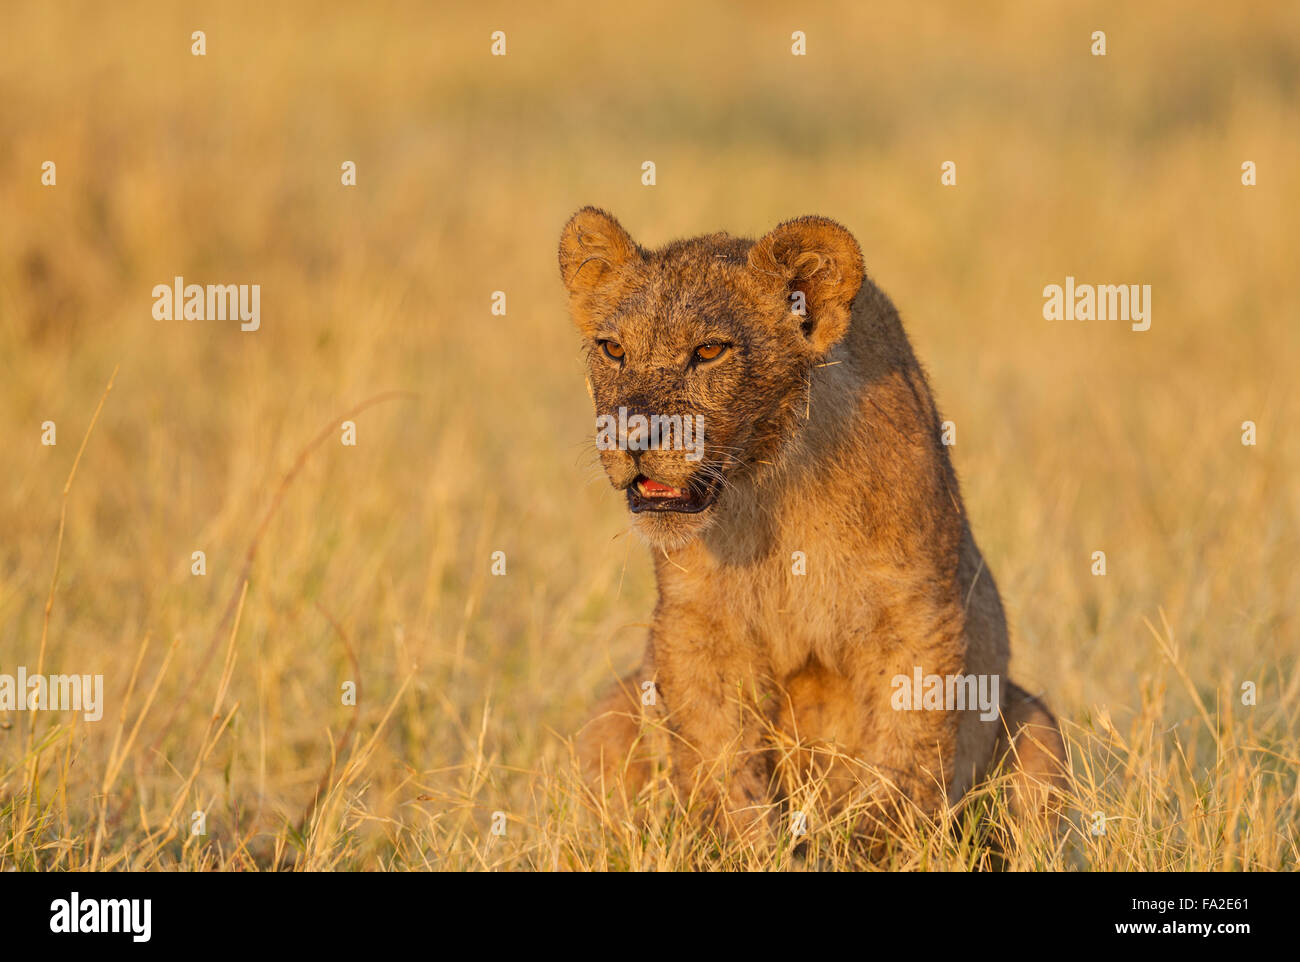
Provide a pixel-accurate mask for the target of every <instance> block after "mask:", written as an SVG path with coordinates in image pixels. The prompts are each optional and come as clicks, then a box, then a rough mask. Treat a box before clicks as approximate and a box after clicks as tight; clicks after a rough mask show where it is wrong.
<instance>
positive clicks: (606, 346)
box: [600, 341, 627, 361]
mask: <svg viewBox="0 0 1300 962" xmlns="http://www.w3.org/2000/svg"><path fill="white" fill-rule="evenodd" d="M600 349H601V350H602V351H604V352H605V356H606V357H607V358H609V359H610V360H611V361H621V360H623V355H625V354H626V353H627V352H626V351H625V350H623V345H622V344H619V343H618V342H617V341H601V342H600Z"/></svg>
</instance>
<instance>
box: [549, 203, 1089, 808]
mask: <svg viewBox="0 0 1300 962" xmlns="http://www.w3.org/2000/svg"><path fill="white" fill-rule="evenodd" d="M559 255H560V273H561V276H562V278H563V281H564V284H565V287H566V288H567V289H568V292H569V304H570V309H571V312H572V315H573V319H574V321H575V323H576V324H577V327H578V330H579V332H580V333H581V334H582V337H583V339H584V342H585V345H586V352H587V367H588V377H589V381H590V388H591V392H592V396H593V399H594V401H595V405H596V413H597V415H598V423H599V424H601V425H603V427H602V428H601V430H600V431H599V432H598V437H597V441H598V447H599V448H600V449H601V450H600V458H601V461H602V462H603V465H604V468H605V471H606V473H607V474H608V476H609V479H610V481H611V483H612V484H613V485H614V487H615V488H616V489H617V490H619V491H621V492H623V494H624V496H625V497H626V499H627V505H628V509H629V511H630V512H631V515H632V523H633V526H634V527H635V528H636V529H637V530H638V531H639V532H640V534H641V535H642V536H643V537H644V539H645V540H646V541H647V542H648V543H649V544H650V545H651V547H652V549H653V552H654V560H655V572H656V576H657V579H658V585H659V602H658V604H657V605H656V607H655V612H654V620H653V624H652V626H651V629H650V633H649V638H648V639H647V644H646V649H645V656H644V660H643V662H642V664H641V666H640V667H639V668H638V669H637V670H636V671H635V672H634V673H633V674H632V675H630V676H629V677H628V678H626V679H624V680H623V681H622V682H621V683H620V684H619V685H617V686H615V687H614V689H613V690H612V691H611V692H610V694H609V695H608V696H607V698H606V700H605V701H604V703H603V704H602V706H601V709H600V712H599V714H598V716H597V717H596V719H595V720H593V721H592V722H591V723H590V724H589V725H588V726H587V727H586V728H585V729H584V731H583V733H582V735H581V738H580V740H579V751H580V754H581V755H582V757H583V758H584V760H585V762H586V765H587V768H588V771H589V772H590V774H591V775H592V776H593V777H594V778H596V779H597V780H598V781H600V783H601V784H605V785H609V784H612V782H613V780H614V779H615V778H618V777H622V778H626V779H627V780H628V784H629V785H630V786H631V787H632V789H633V790H635V788H636V786H637V785H638V784H639V783H640V782H641V781H643V780H644V778H645V777H646V776H647V775H648V774H649V761H648V760H647V759H646V758H645V757H644V753H643V752H642V751H640V750H639V749H638V748H636V747H635V746H637V745H638V744H639V735H640V732H641V725H642V722H643V719H642V717H641V712H642V711H643V710H648V711H654V712H656V713H658V714H659V715H660V717H661V718H662V720H663V721H664V722H665V723H666V725H667V727H668V729H669V731H670V732H671V733H672V738H671V747H670V755H671V763H672V769H673V778H674V780H675V782H676V784H677V785H678V786H679V789H680V797H681V798H682V799H683V800H684V801H685V800H688V799H690V800H692V801H693V802H694V803H697V804H699V805H700V807H701V809H702V810H703V811H704V812H705V813H707V816H708V817H709V818H714V819H717V820H718V821H719V822H720V823H721V824H722V825H723V826H724V827H726V828H727V829H728V830H730V831H732V832H734V833H746V832H749V831H751V830H754V828H755V826H757V825H761V824H770V823H771V821H772V820H773V819H774V818H775V815H774V814H773V813H774V812H775V811H776V806H775V805H774V804H773V803H775V802H778V801H780V800H781V799H782V797H783V795H785V794H787V793H788V792H789V791H791V786H792V785H796V784H797V785H802V786H803V789H802V790H801V791H802V792H803V793H804V795H805V796H806V794H807V793H808V792H809V791H812V792H813V793H814V794H816V795H817V796H818V798H819V799H820V803H821V805H823V806H824V808H823V809H822V810H823V811H826V812H829V813H832V814H833V813H836V812H840V811H843V810H844V809H845V806H846V805H847V804H849V803H855V807H854V808H853V809H852V810H851V811H853V812H857V813H866V814H867V816H868V817H867V818H866V819H863V820H861V821H859V822H857V823H855V824H858V825H859V826H866V829H865V830H869V828H870V825H880V824H888V823H889V821H890V820H891V818H896V817H897V816H898V815H899V813H900V812H901V811H902V810H904V809H906V808H907V804H906V803H911V804H912V805H915V806H919V807H920V809H921V810H922V811H924V812H935V811H937V810H938V809H939V808H940V807H941V806H943V805H944V804H951V803H955V802H957V801H958V800H959V799H960V798H961V797H962V796H963V795H964V794H965V793H966V792H967V791H968V790H969V789H970V788H971V786H972V785H973V784H975V782H976V781H977V780H978V779H980V778H981V777H982V776H983V775H984V774H986V773H987V772H989V770H990V769H991V768H993V767H994V766H996V765H998V764H999V763H1001V762H1003V761H1005V762H1006V765H1007V767H1008V768H1009V769H1010V770H1012V771H1013V772H1014V773H1015V774H1014V779H1013V783H1012V805H1013V808H1016V809H1018V810H1020V811H1022V812H1023V811H1028V810H1031V809H1038V808H1040V807H1041V806H1043V805H1044V804H1046V803H1047V802H1048V800H1049V797H1051V795H1052V793H1053V792H1054V790H1055V789H1056V788H1057V787H1059V786H1061V785H1062V784H1063V783H1064V779H1065V771H1066V769H1065V750H1064V745H1063V743H1062V740H1061V736H1060V734H1059V732H1058V730H1057V727H1056V722H1055V720H1054V719H1053V717H1052V715H1051V714H1050V713H1049V712H1048V710H1047V709H1046V708H1045V707H1044V706H1043V704H1042V703H1041V702H1039V701H1038V700H1037V699H1035V698H1033V697H1032V696H1030V695H1029V694H1027V693H1026V692H1024V691H1023V690H1021V689H1020V688H1017V687H1016V686H1015V685H1013V684H1011V683H1010V682H1009V681H1006V672H1007V662H1008V657H1009V651H1008V642H1007V627H1006V621H1005V619H1004V616H1003V612H1002V603H1001V600H1000V599H999V597H998V590H997V587H996V586H995V584H994V581H993V576H992V574H991V573H990V572H989V570H988V569H987V567H985V565H984V560H983V558H982V557H981V556H980V552H979V548H977V547H976V545H975V539H974V538H973V537H972V535H971V530H970V525H969V524H968V522H967V519H966V514H965V510H964V508H963V507H962V500H961V495H960V492H959V490H958V485H957V478H956V475H955V474H954V472H953V468H952V464H951V462H950V461H949V458H948V453H947V449H946V447H945V446H944V445H943V444H942V443H941V441H940V422H939V416H938V414H937V412H936V409H935V405H934V401H933V399H932V398H931V395H930V390H929V387H928V385H927V383H926V378H925V375H924V373H923V372H922V370H921V367H920V365H919V364H918V363H917V360H916V358H915V356H914V355H913V353H912V350H911V347H910V345H909V344H908V340H907V336H906V335H905V334H904V333H903V327H902V324H901V323H900V321H899V318H898V313H897V312H896V311H895V309H894V306H893V304H891V303H890V301H889V299H888V298H887V297H886V296H885V295H884V294H883V293H882V292H881V291H880V290H879V289H878V288H877V287H876V286H875V284H873V283H872V282H871V281H870V280H869V279H867V277H866V271H865V268H864V266H863V261H862V252H861V250H860V249H859V247H858V244H857V241H855V240H854V238H853V236H852V235H851V234H850V233H849V232H848V231H847V230H845V229H844V228H843V227H841V226H840V225H839V224H836V223H835V222H833V221H830V220H827V219H826V218H823V217H800V218H798V219H796V220H791V221H787V222H786V223H784V224H781V225H780V226H779V227H777V228H776V229H775V230H773V231H772V232H771V233H769V234H767V235H766V236H764V237H762V238H760V239H759V240H757V241H753V240H748V239H745V238H739V237H731V236H729V235H727V234H724V233H718V234H708V235H705V236H703V237H697V238H694V239H691V240H684V241H676V242H674V243H671V244H668V245H667V246H665V247H661V248H659V249H658V250H647V249H644V248H642V247H640V246H639V245H638V244H637V243H636V242H635V241H634V240H633V239H632V238H631V237H630V236H629V235H628V233H627V232H626V231H625V230H624V229H623V228H622V227H621V226H620V225H619V223H618V221H616V220H615V219H614V218H613V217H611V216H610V215H609V214H607V213H605V212H604V211H601V210H597V209H595V208H592V207H587V208H584V209H582V210H580V211H578V213H577V214H575V215H574V216H573V218H572V219H571V220H570V221H569V223H568V224H567V225H566V226H565V228H564V232H563V235H562V236H561V238H560V250H559ZM695 425H698V426H699V428H700V429H701V432H700V433H699V434H697V435H696V436H694V437H690V436H689V432H690V428H691V427H692V426H695ZM682 442H688V443H682ZM923 679H925V681H924V685H923V683H922V680H923ZM647 681H653V683H654V691H655V696H656V697H655V698H654V699H653V702H654V705H653V707H652V708H650V709H643V708H642V705H641V702H642V698H641V697H640V696H641V693H642V691H643V690H644V689H643V683H644V682H647ZM999 681H1002V682H1003V683H1002V684H999ZM977 693H981V694H982V695H983V697H980V696H979V695H977ZM990 699H991V703H990ZM647 700H650V699H647ZM808 786H812V788H811V789H810V788H809V787H808ZM862 830H864V828H863V827H860V828H859V831H862Z"/></svg>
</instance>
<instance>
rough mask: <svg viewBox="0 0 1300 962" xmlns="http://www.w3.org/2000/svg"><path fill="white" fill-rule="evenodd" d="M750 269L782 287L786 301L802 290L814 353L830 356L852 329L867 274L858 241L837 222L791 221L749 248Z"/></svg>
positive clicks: (806, 329)
mask: <svg viewBox="0 0 1300 962" xmlns="http://www.w3.org/2000/svg"><path fill="white" fill-rule="evenodd" d="M749 266H750V267H751V268H752V269H753V270H754V271H756V272H757V273H758V274H760V275H763V276H764V277H766V278H769V279H770V283H772V284H774V285H777V286H779V287H780V289H781V292H782V295H783V296H784V297H785V299H786V301H787V303H791V300H792V295H793V294H794V293H795V292H796V291H802V292H803V296H804V301H805V307H806V311H807V313H806V315H805V316H804V319H803V333H804V336H805V337H807V338H808V342H809V345H810V347H811V348H812V350H813V352H814V353H816V354H818V355H821V354H825V353H826V352H827V351H829V350H830V349H831V348H832V347H833V346H834V345H835V343H836V342H837V341H838V340H839V339H840V338H842V337H843V336H844V334H845V332H847V331H848V329H849V313H850V310H851V306H852V304H853V298H854V297H855V296H857V293H858V289H859V288H861V287H862V281H863V279H864V278H865V277H866V276H867V271H866V267H865V266H863V263H862V249H861V248H860V247H858V242H857V241H856V240H854V239H853V235H852V234H850V233H849V232H848V231H847V230H845V229H844V228H843V227H841V226H840V225H839V224H837V223H835V221H833V220H829V219H827V218H825V217H800V218H797V219H795V220H788V221H786V222H785V223H784V224H782V225H780V226H779V227H777V228H776V230H774V231H772V232H771V233H769V234H767V235H766V236H765V237H763V238H762V239H760V240H759V241H758V242H757V243H756V244H755V245H754V246H753V247H752V248H750V251H749Z"/></svg>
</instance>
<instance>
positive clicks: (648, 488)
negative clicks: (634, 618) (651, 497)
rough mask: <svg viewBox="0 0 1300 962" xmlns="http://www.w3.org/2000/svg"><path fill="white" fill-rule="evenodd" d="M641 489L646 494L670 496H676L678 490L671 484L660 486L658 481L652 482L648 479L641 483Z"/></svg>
mask: <svg viewBox="0 0 1300 962" xmlns="http://www.w3.org/2000/svg"><path fill="white" fill-rule="evenodd" d="M641 488H642V489H643V490H644V491H645V493H646V494H670V495H676V494H677V493H678V491H677V489H676V488H674V487H673V486H672V485H670V484H660V483H659V482H658V481H652V480H650V479H649V478H646V479H645V480H644V481H642V482H641Z"/></svg>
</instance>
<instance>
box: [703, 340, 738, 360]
mask: <svg viewBox="0 0 1300 962" xmlns="http://www.w3.org/2000/svg"><path fill="white" fill-rule="evenodd" d="M729 347H731V345H730V344H717V343H714V344H701V345H700V346H699V347H697V348H696V349H695V360H697V361H716V360H717V359H718V358H720V357H722V355H724V354H726V353H727V348H729Z"/></svg>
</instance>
